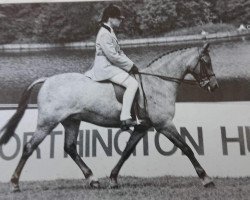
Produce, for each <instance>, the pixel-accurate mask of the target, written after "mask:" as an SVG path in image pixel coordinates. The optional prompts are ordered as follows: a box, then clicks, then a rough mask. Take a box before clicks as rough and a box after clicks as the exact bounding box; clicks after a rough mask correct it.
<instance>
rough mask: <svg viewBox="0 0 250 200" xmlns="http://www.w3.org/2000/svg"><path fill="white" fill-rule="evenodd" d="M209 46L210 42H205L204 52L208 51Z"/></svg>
mask: <svg viewBox="0 0 250 200" xmlns="http://www.w3.org/2000/svg"><path fill="white" fill-rule="evenodd" d="M208 47H209V43H206V44H204V45H203V48H202V52H203V53H204V52H206V51H208Z"/></svg>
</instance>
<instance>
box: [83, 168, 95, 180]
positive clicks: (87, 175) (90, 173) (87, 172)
mask: <svg viewBox="0 0 250 200" xmlns="http://www.w3.org/2000/svg"><path fill="white" fill-rule="evenodd" d="M84 176H85V178H86V179H88V178H90V177H91V176H93V172H92V171H91V169H87V170H86V172H85V174H84Z"/></svg>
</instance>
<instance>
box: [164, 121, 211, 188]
mask: <svg viewBox="0 0 250 200" xmlns="http://www.w3.org/2000/svg"><path fill="white" fill-rule="evenodd" d="M159 132H160V133H162V134H163V135H165V136H166V137H167V138H168V139H169V140H170V141H171V142H173V144H174V145H175V146H177V147H178V148H180V149H181V150H182V152H183V153H184V154H185V155H186V156H187V157H188V158H189V160H190V161H191V163H192V164H193V166H194V168H195V170H196V173H197V174H198V176H199V178H200V179H201V181H202V184H203V186H204V187H211V186H212V187H213V186H214V183H213V180H212V179H211V178H210V177H209V176H208V175H207V173H206V172H205V170H204V169H203V168H202V166H201V165H200V163H199V162H198V161H197V159H196V158H195V156H194V153H193V151H192V149H191V148H190V147H189V146H188V145H187V143H186V142H185V141H184V139H183V138H182V137H181V135H180V134H179V133H178V131H177V129H176V127H175V126H174V124H173V123H168V124H167V125H165V126H164V128H163V129H160V130H159Z"/></svg>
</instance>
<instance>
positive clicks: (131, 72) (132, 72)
mask: <svg viewBox="0 0 250 200" xmlns="http://www.w3.org/2000/svg"><path fill="white" fill-rule="evenodd" d="M129 73H130V74H139V70H138V67H136V65H135V64H133V66H132V68H131V69H130V71H129Z"/></svg>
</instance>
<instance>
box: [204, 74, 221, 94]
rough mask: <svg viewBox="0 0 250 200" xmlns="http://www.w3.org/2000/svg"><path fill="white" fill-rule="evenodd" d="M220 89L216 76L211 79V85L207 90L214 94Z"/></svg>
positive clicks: (208, 85)
mask: <svg viewBox="0 0 250 200" xmlns="http://www.w3.org/2000/svg"><path fill="white" fill-rule="evenodd" d="M218 88H219V84H218V82H217V79H216V77H215V76H213V77H211V78H210V81H209V83H208V84H207V85H206V89H207V91H209V92H214V91H215V90H216V89H218Z"/></svg>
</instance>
